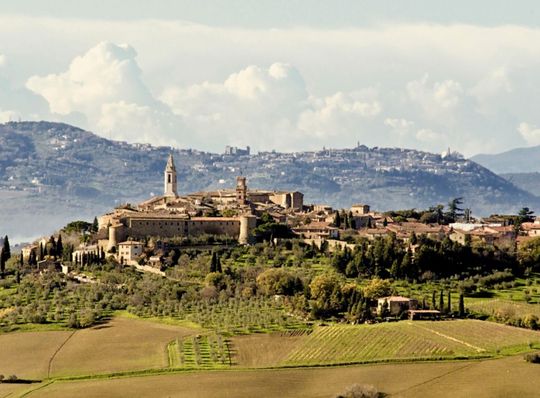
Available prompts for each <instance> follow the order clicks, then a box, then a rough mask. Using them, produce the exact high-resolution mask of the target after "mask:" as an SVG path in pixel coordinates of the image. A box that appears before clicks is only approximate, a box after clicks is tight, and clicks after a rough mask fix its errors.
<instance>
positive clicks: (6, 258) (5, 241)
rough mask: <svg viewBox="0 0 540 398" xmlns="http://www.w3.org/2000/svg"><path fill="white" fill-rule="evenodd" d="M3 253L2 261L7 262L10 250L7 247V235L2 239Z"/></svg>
mask: <svg viewBox="0 0 540 398" xmlns="http://www.w3.org/2000/svg"><path fill="white" fill-rule="evenodd" d="M3 252H4V254H3V256H4V261H7V260H9V259H10V258H11V248H10V246H9V238H8V236H7V235H6V236H5V237H4V245H3Z"/></svg>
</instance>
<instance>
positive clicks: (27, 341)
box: [0, 317, 199, 379]
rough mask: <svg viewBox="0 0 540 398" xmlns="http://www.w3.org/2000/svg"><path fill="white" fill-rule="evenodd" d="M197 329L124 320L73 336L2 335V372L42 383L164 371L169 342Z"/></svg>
mask: <svg viewBox="0 0 540 398" xmlns="http://www.w3.org/2000/svg"><path fill="white" fill-rule="evenodd" d="M40 326H41V325H40ZM198 330H199V329H190V328H186V327H179V326H174V325H166V324H162V323H154V322H148V321H141V320H137V319H130V318H121V317H120V318H114V319H112V320H111V321H109V322H108V323H106V324H102V325H98V326H95V327H92V328H89V329H83V330H77V331H75V332H74V331H39V332H36V331H27V332H25V333H19V332H14V333H4V334H0V353H1V355H0V374H4V375H10V374H15V375H17V376H18V377H19V378H32V379H34V378H37V379H44V378H47V377H48V376H51V377H61V376H76V375H90V374H99V373H112V372H122V371H133V370H145V369H156V368H166V367H167V366H168V365H169V359H168V358H169V355H167V352H166V350H165V348H166V347H167V344H168V343H169V342H171V341H173V340H175V339H177V338H180V339H181V338H184V337H186V336H189V335H191V334H196V333H197V332H198ZM70 336H71V337H70ZM68 337H69V340H68ZM49 364H50V365H49ZM49 370H50V373H49Z"/></svg>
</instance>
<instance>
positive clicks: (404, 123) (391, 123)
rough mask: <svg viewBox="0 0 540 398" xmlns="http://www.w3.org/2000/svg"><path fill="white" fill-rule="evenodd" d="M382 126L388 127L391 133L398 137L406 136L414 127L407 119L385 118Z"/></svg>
mask: <svg viewBox="0 0 540 398" xmlns="http://www.w3.org/2000/svg"><path fill="white" fill-rule="evenodd" d="M384 125H385V126H388V127H390V128H391V129H392V132H394V133H396V134H398V135H400V136H406V135H407V134H408V133H409V132H410V130H411V128H412V127H413V126H414V122H413V121H410V120H407V119H400V118H386V119H384Z"/></svg>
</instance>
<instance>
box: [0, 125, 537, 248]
mask: <svg viewBox="0 0 540 398" xmlns="http://www.w3.org/2000/svg"><path fill="white" fill-rule="evenodd" d="M171 151H172V152H173V153H174V156H175V161H176V165H177V169H178V172H179V176H178V177H179V191H181V192H182V193H188V192H193V191H198V190H207V189H216V188H220V187H232V186H233V185H234V179H235V177H236V176H237V175H238V174H240V173H243V174H244V175H245V176H247V178H248V184H249V186H250V187H251V188H270V189H287V190H299V191H302V192H304V193H305V202H306V203H328V204H331V205H333V206H335V207H348V206H350V205H351V204H352V203H354V202H365V203H369V204H371V205H372V207H373V208H374V209H378V210H387V209H397V208H413V207H415V208H426V207H428V206H431V205H434V204H437V203H447V202H448V200H450V199H451V198H454V197H464V198H465V201H466V203H465V205H466V206H468V207H470V208H472V210H473V212H474V213H475V214H487V213H492V212H514V211H516V210H517V209H518V208H520V207H522V206H525V205H526V206H529V207H535V206H537V204H539V203H540V199H539V198H537V197H536V196H534V195H532V194H530V193H529V192H526V191H524V190H522V189H519V188H517V187H516V186H515V185H513V184H512V183H510V182H508V181H507V180H505V179H503V178H501V177H499V176H497V175H495V174H494V173H492V172H491V171H489V170H488V169H486V168H484V167H482V166H480V165H478V164H477V163H475V162H473V161H470V160H466V159H462V158H460V157H458V156H448V157H444V158H443V157H441V156H440V155H437V154H432V153H428V152H422V151H416V150H410V149H400V148H377V147H375V148H368V147H366V146H363V145H361V146H358V147H356V148H351V149H325V150H321V151H316V152H296V153H278V152H261V153H259V154H257V155H251V156H245V155H244V156H232V155H222V154H215V153H208V152H203V151H198V150H193V149H174V150H172V149H171V148H169V147H154V146H151V145H148V144H128V143H125V142H116V141H111V140H107V139H105V138H102V137H98V136H96V135H94V134H92V133H90V132H87V131H84V130H81V129H79V128H76V127H73V126H69V125H66V124H59V123H50V122H18V123H15V122H11V123H6V124H3V125H0V201H1V203H2V212H1V213H0V234H4V233H8V234H9V235H11V236H13V237H14V238H16V240H20V239H24V238H26V237H34V236H37V235H40V234H45V233H49V232H51V231H52V230H54V229H57V228H59V227H61V226H62V225H64V224H65V223H66V222H67V221H70V220H73V219H75V218H77V219H81V218H82V219H88V220H91V219H92V218H93V217H94V215H97V214H101V213H103V212H105V211H107V210H108V209H110V208H112V207H113V206H115V205H118V204H120V203H122V202H137V201H140V200H142V199H145V198H148V197H149V196H151V195H152V194H160V193H161V192H162V189H163V188H162V172H163V168H164V166H165V162H166V159H167V155H168V154H169V153H170V152H171Z"/></svg>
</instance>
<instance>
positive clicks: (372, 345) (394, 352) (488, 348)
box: [284, 321, 540, 365]
mask: <svg viewBox="0 0 540 398" xmlns="http://www.w3.org/2000/svg"><path fill="white" fill-rule="evenodd" d="M487 337H489V338H487ZM538 343H540V333H537V332H533V331H528V330H521V329H516V328H512V327H508V326H503V325H498V324H494V323H490V322H481V321H452V322H415V323H411V322H399V323H388V324H377V325H361V326H351V325H335V326H323V327H318V328H316V329H315V330H314V331H313V333H311V334H309V335H307V336H306V337H305V338H304V339H303V340H302V342H301V343H299V344H298V345H297V346H296V347H295V348H294V349H293V350H292V351H291V352H290V353H289V355H288V356H287V358H286V359H285V361H284V364H287V365H315V364H337V363H355V362H356V363H358V362H369V361H386V360H392V359H397V360H399V359H420V358H422V359H424V358H425V359H430V358H432V359H435V358H441V359H444V358H448V359H450V358H454V357H475V356H489V355H493V354H494V353H495V352H497V351H499V350H502V349H505V348H508V347H511V346H517V345H522V346H524V347H528V346H529V345H531V344H538Z"/></svg>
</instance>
